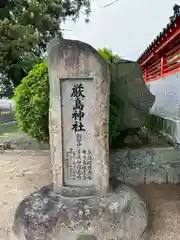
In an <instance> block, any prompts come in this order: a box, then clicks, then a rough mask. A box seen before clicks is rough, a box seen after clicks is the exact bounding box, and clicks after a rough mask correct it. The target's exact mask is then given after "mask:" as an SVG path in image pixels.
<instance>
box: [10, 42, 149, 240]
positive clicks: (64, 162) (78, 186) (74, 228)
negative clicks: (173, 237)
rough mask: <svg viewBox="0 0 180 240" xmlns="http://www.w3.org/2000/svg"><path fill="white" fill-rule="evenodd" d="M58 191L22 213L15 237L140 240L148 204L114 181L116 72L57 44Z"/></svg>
mask: <svg viewBox="0 0 180 240" xmlns="http://www.w3.org/2000/svg"><path fill="white" fill-rule="evenodd" d="M48 66H49V82H50V106H49V132H50V149H51V159H52V165H53V184H52V185H51V186H45V187H43V188H42V189H40V190H39V191H37V192H35V193H32V194H31V195H30V196H28V197H27V198H26V199H24V200H23V201H22V202H21V203H20V204H19V206H18V208H17V210H16V214H15V218H14V225H13V232H14V233H15V235H16V237H17V238H18V239H26V240H32V239H33V240H36V239H44V240H51V239H52V240H60V239H62V240H105V239H107V240H115V239H116V240H120V239H121V240H140V239H144V234H145V230H146V227H147V210H146V206H145V204H144V202H143V201H142V200H141V198H140V197H139V196H138V195H137V194H136V193H135V192H134V191H133V190H132V189H131V188H130V187H128V186H126V185H124V184H120V183H119V182H118V181H117V180H116V179H115V181H113V182H112V184H111V181H109V143H108V119H109V82H110V78H109V72H108V65H107V63H106V61H105V60H104V59H103V58H102V57H101V56H100V55H99V54H98V53H97V52H96V51H95V50H94V49H93V48H92V47H91V46H90V45H88V44H86V43H83V42H80V41H73V40H65V39H62V40H60V41H58V40H53V41H52V42H51V43H50V45H49V50H48Z"/></svg>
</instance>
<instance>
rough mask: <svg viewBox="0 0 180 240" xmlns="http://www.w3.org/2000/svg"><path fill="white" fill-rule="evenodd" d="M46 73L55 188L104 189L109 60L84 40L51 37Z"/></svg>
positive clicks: (107, 170)
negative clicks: (48, 90) (48, 86)
mask: <svg viewBox="0 0 180 240" xmlns="http://www.w3.org/2000/svg"><path fill="white" fill-rule="evenodd" d="M48 72H49V82H50V95H49V98H50V106H49V130H50V131H49V132H50V149H51V159H52V164H53V182H54V187H55V188H54V191H55V192H57V193H59V194H62V193H63V192H64V190H63V188H64V187H65V188H66V189H67V188H68V187H69V192H70V191H73V189H74V188H76V187H77V188H78V187H82V188H90V192H91V188H92V187H93V188H94V189H95V190H96V191H97V193H100V192H101V193H103V194H104V193H105V192H107V191H108V188H109V181H108V180H109V164H108V162H109V141H108V139H109V137H108V121H109V83H110V81H109V80H110V78H109V77H110V75H109V68H108V64H107V62H106V61H105V60H104V58H102V56H101V55H100V54H99V53H98V52H97V51H96V50H95V49H94V48H93V47H92V46H90V45H88V44H87V43H84V42H81V41H76V40H69V39H60V40H58V39H54V40H52V41H51V43H50V44H49V47H48ZM85 192H86V190H85Z"/></svg>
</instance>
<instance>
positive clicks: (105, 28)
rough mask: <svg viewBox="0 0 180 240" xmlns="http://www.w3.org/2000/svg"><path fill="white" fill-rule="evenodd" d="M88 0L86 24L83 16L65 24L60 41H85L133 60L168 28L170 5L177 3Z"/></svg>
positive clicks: (179, 1)
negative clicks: (62, 38) (107, 5)
mask: <svg viewBox="0 0 180 240" xmlns="http://www.w3.org/2000/svg"><path fill="white" fill-rule="evenodd" d="M112 1H113V0H92V6H91V8H92V14H91V16H90V23H88V24H86V23H85V22H84V16H82V17H80V19H78V20H77V22H76V23H73V22H72V21H66V23H65V25H63V26H62V28H65V29H68V30H71V31H65V32H64V37H65V38H69V39H76V40H81V41H85V42H87V43H89V44H91V45H92V46H93V47H94V48H103V47H107V48H110V49H112V51H113V53H117V54H119V55H120V56H121V57H122V58H125V59H129V60H137V58H138V57H139V55H140V54H141V53H142V52H143V51H144V49H145V48H146V47H147V46H148V45H149V44H150V43H151V41H153V40H154V38H155V37H156V36H157V35H158V34H159V33H160V31H161V30H162V29H163V28H164V27H165V26H166V25H167V24H168V22H169V17H170V16H172V15H173V6H174V4H180V0H119V2H117V3H114V4H113V5H111V6H109V7H107V8H103V7H102V6H104V5H106V4H108V3H110V2H112Z"/></svg>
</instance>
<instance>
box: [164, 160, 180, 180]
mask: <svg viewBox="0 0 180 240" xmlns="http://www.w3.org/2000/svg"><path fill="white" fill-rule="evenodd" d="M166 171H167V180H168V183H174V184H177V183H180V164H179V163H177V164H171V165H169V166H166Z"/></svg>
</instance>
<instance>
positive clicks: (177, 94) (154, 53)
mask: <svg viewBox="0 0 180 240" xmlns="http://www.w3.org/2000/svg"><path fill="white" fill-rule="evenodd" d="M173 10H174V15H173V16H172V17H170V21H169V23H168V24H167V26H166V27H165V28H164V29H163V30H162V32H160V34H159V35H158V36H157V37H156V39H154V41H152V43H151V44H150V45H149V46H148V47H147V49H146V50H145V51H144V52H143V53H142V55H141V56H140V57H139V58H138V60H137V62H138V63H139V64H140V66H141V67H142V69H143V72H144V80H145V82H146V84H147V86H148V87H149V89H150V91H151V92H152V93H153V94H154V95H155V97H156V100H155V103H154V105H153V107H152V109H151V113H152V114H154V115H158V116H164V117H177V118H178V119H179V121H180V6H178V5H175V6H174V8H173Z"/></svg>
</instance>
